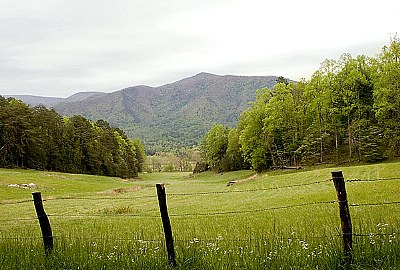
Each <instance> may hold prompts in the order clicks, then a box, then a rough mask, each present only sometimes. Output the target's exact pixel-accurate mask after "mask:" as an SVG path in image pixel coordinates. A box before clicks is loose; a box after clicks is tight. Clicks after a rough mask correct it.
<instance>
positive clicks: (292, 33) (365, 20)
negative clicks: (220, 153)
mask: <svg viewBox="0 0 400 270" xmlns="http://www.w3.org/2000/svg"><path fill="white" fill-rule="evenodd" d="M0 1H1V4H2V9H1V10H0V39H1V41H2V42H1V43H0V61H1V62H0V94H22V93H25V94H34V95H50V96H68V95H71V94H73V93H75V92H78V91H86V90H96V91H115V90H118V89H121V88H123V87H127V86H131V85H137V84H148V85H152V86H156V85H161V84H164V83H169V82H172V81H175V80H178V79H181V78H182V77H185V76H191V75H193V74H195V73H198V72H200V71H207V72H214V73H219V74H234V73H236V74H238V75H283V76H286V77H291V78H293V79H299V78H301V77H306V78H307V77H308V76H310V75H311V74H312V72H313V71H315V70H316V68H318V67H319V63H321V62H322V61H323V60H324V59H325V58H337V57H339V56H340V54H341V53H344V52H351V53H354V54H369V55H371V54H372V55H375V54H376V53H378V52H379V50H380V48H381V47H382V46H383V45H384V44H385V43H387V41H388V40H389V37H390V35H389V34H388V33H392V32H395V31H396V29H393V27H394V26H396V25H399V19H398V16H397V11H396V10H398V9H396V8H395V6H397V7H398V6H399V4H397V2H396V3H393V1H390V0H382V1H381V2H380V3H379V5H376V3H370V2H365V1H362V2H361V1H350V2H348V1H344V0H338V1H336V2H329V3H327V2H321V1H313V0H306V1H290V0H282V1H273V2H271V1H261V0H246V1H242V0H231V1H225V0H224V1H211V0H203V1H200V0H189V1H178V0H169V1H156V0H146V1H144V0H135V1H131V0H119V1H111V0H101V1H98V0H96V1H95V0H85V1H78V0H69V1H67V0H65V1H63V0H57V1H50V0H38V1H29V2H26V1H21V0H0ZM387 6H390V7H391V8H389V9H388V8H387ZM381 14H382V15H384V16H381Z"/></svg>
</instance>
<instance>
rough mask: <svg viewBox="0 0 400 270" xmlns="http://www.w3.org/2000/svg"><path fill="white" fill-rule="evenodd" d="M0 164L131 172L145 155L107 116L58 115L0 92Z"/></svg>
mask: <svg viewBox="0 0 400 270" xmlns="http://www.w3.org/2000/svg"><path fill="white" fill-rule="evenodd" d="M0 153H1V155H0V167H17V168H30V169H39V170H50V171H59V172H68V173H84V174H96V175H106V176H118V177H135V176H137V174H138V172H141V170H142V166H143V163H144V159H145V152H144V147H143V145H142V143H141V142H140V140H139V139H134V140H131V139H129V138H128V137H127V135H126V134H125V133H124V131H122V130H120V129H119V128H114V127H111V126H110V125H109V124H108V123H107V122H106V121H104V120H98V121H96V122H91V121H89V120H88V119H86V118H84V117H82V116H78V115H75V116H73V117H70V118H68V117H65V116H64V117H63V116H61V115H59V114H58V113H57V112H56V111H54V110H53V109H48V108H46V107H44V106H42V105H39V106H35V107H33V108H31V107H29V106H27V105H26V104H24V103H22V102H21V101H19V100H16V99H14V98H8V99H5V98H4V97H2V96H0Z"/></svg>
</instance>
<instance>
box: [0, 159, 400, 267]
mask: <svg viewBox="0 0 400 270" xmlns="http://www.w3.org/2000/svg"><path fill="white" fill-rule="evenodd" d="M338 169H341V170H343V173H344V176H345V178H346V179H355V178H359V179H370V180H372V179H376V178H389V177H400V170H399V163H387V164H378V165H369V166H367V165H365V166H356V167H345V168H325V169H315V170H309V171H300V172H292V171H274V172H270V173H267V174H263V175H258V176H257V177H256V178H254V177H251V176H252V175H253V172H251V171H242V172H236V173H226V174H223V175H220V174H213V173H205V174H201V175H195V176H193V175H191V176H189V174H174V173H170V174H165V173H162V174H159V173H153V174H143V175H141V178H140V179H130V180H128V181H127V180H122V179H118V178H107V177H96V176H85V175H68V174H58V173H46V172H35V171H13V170H0V191H1V193H0V203H1V204H0V219H1V220H2V225H1V226H0V239H1V240H0V241H1V242H0V250H1V252H0V269H165V268H166V267H168V261H167V254H166V250H165V243H164V236H163V229H162V224H161V220H160V218H159V215H160V214H159V212H158V204H157V198H156V195H155V194H156V191H155V186H154V185H155V183H157V182H164V183H165V186H166V191H167V202H168V208H169V213H170V217H171V224H172V231H173V235H174V239H175V250H176V258H177V268H178V269H342V268H343V264H344V262H343V258H342V246H341V245H342V243H341V238H340V236H339V234H340V219H339V215H338V207H337V204H334V203H326V204H312V203H313V202H320V201H323V202H330V201H333V200H335V199H336V194H335V189H334V187H333V184H332V183H331V182H328V181H327V182H322V183H319V184H310V185H303V186H293V187H285V188H277V187H283V186H291V185H299V184H307V183H312V182H315V181H321V180H326V179H329V178H330V172H331V171H332V170H338ZM13 175H14V176H16V177H13ZM233 180H240V181H238V182H237V183H236V184H234V185H233V186H230V187H227V186H226V183H227V182H228V181H233ZM23 182H34V183H35V184H37V185H38V186H39V188H38V190H40V191H41V192H42V195H43V197H44V199H45V200H46V201H45V202H44V207H45V210H46V212H47V213H48V214H49V215H50V216H49V219H50V222H51V225H52V229H53V234H54V243H55V247H54V250H53V252H52V253H51V254H50V255H48V256H45V255H44V249H43V242H42V240H41V234H40V229H39V224H38V221H37V220H36V219H35V212H34V207H33V204H32V202H30V201H29V199H30V198H31V195H30V193H31V192H32V190H23V189H13V188H10V187H7V184H11V183H23ZM399 187H400V181H398V180H393V181H373V182H354V183H353V182H352V183H347V189H348V197H349V201H350V203H353V204H363V203H379V202H394V201H400V194H399V192H398V191H400V188H399ZM36 191H37V190H36ZM232 191H238V192H232ZM239 191H240V192H239ZM179 194H185V195H179ZM71 198H74V199H71ZM21 200H26V202H22V203H16V202H19V201H21ZM5 203H8V204H5ZM9 203H11V204H9ZM13 203H15V204H13ZM304 203H306V204H307V203H310V204H309V205H304V206H299V207H292V208H286V209H278V207H279V206H290V205H300V204H304ZM399 206H400V205H398V204H389V205H376V206H373V205H372V206H367V205H366V206H353V207H351V208H350V211H351V216H352V221H353V231H354V233H355V236H354V251H353V253H354V262H353V265H352V266H351V268H352V269H400V245H399V244H400V243H399V240H398V233H399V232H398V228H399V225H400V216H399V215H398V213H399ZM226 212H231V213H229V214H225V213H226Z"/></svg>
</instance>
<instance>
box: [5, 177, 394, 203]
mask: <svg viewBox="0 0 400 270" xmlns="http://www.w3.org/2000/svg"><path fill="white" fill-rule="evenodd" d="M391 180H400V177H392V178H376V179H349V180H345V182H349V183H352V182H353V183H354V182H376V181H391ZM330 181H332V179H326V180H321V181H315V182H310V183H304V184H293V185H285V186H279V187H269V188H260V189H243V190H225V191H211V192H188V193H169V194H168V196H195V195H213V194H229V193H244V192H257V191H269V190H277V189H283V188H292V187H302V186H310V185H316V184H321V183H326V182H330ZM156 197H157V195H156V194H154V195H142V196H133V197H94V196H93V197H59V198H47V199H44V200H43V201H57V200H130V199H142V198H156ZM32 201H33V200H20V201H16V202H0V205H13V204H20V203H28V202H32Z"/></svg>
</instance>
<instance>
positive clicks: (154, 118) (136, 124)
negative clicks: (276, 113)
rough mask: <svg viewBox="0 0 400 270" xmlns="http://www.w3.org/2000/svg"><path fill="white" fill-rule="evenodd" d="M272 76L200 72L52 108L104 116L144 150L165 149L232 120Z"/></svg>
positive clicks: (195, 139)
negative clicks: (166, 81) (137, 139)
mask: <svg viewBox="0 0 400 270" xmlns="http://www.w3.org/2000/svg"><path fill="white" fill-rule="evenodd" d="M277 79H278V77H276V76H231V75H226V76H219V75H214V74H209V73H200V74H197V75H195V76H193V77H189V78H186V79H182V80H180V81H177V82H174V83H171V84H166V85H163V86H159V87H149V86H134V87H129V88H126V89H123V90H120V91H116V92H113V93H109V94H104V93H102V94H97V95H92V96H89V97H87V98H85V99H83V100H78V101H73V102H62V103H59V104H57V105H55V106H54V109H55V110H57V111H58V112H59V113H61V114H64V115H67V116H72V115H75V114H80V115H82V116H84V117H87V118H89V119H92V120H97V119H104V120H106V121H108V122H109V123H110V124H111V125H113V126H118V127H120V128H121V129H123V130H125V131H126V132H127V134H128V135H129V136H130V137H139V138H140V139H141V140H142V142H143V143H144V144H145V146H146V149H147V150H149V151H153V150H168V149H171V148H175V147H180V146H191V145H194V144H196V143H197V142H198V141H199V139H200V138H201V137H202V136H203V135H204V134H205V132H206V131H207V130H208V129H209V128H210V127H211V126H212V125H213V124H215V123H223V124H225V125H227V126H234V125H236V124H237V120H238V116H239V115H240V114H241V112H243V110H245V109H246V108H247V107H248V106H249V102H250V101H254V100H255V91H256V89H260V88H263V87H268V88H272V87H273V86H274V85H275V84H276V81H277Z"/></svg>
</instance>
